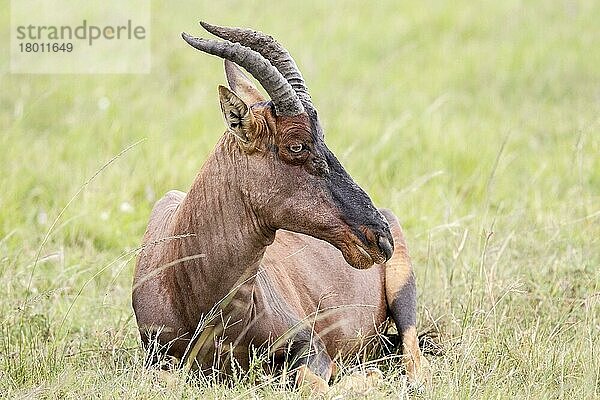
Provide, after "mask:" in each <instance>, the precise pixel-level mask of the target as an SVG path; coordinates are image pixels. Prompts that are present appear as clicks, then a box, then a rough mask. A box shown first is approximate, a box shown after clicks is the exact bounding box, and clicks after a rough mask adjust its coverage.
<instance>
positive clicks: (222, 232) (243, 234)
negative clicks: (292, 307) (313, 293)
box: [167, 135, 275, 324]
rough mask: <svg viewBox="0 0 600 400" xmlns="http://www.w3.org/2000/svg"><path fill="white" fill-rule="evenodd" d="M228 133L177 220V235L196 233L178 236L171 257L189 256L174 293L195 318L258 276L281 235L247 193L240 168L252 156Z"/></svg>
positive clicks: (178, 269) (175, 277) (176, 275)
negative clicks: (269, 249)
mask: <svg viewBox="0 0 600 400" xmlns="http://www.w3.org/2000/svg"><path fill="white" fill-rule="evenodd" d="M227 136H228V135H225V136H224V137H223V138H222V139H221V140H220V141H219V144H218V145H217V147H216V148H215V150H214V151H213V153H212V154H211V155H210V156H209V158H208V159H207V161H206V162H205V163H204V165H203V167H202V169H201V170H200V173H199V174H198V176H197V177H196V179H195V181H194V183H193V185H192V187H191V189H190V191H189V192H188V194H187V195H186V197H185V198H184V199H183V201H182V203H181V205H180V206H179V210H178V211H177V213H176V214H175V215H174V220H173V229H172V233H173V235H174V236H178V235H182V236H186V235H190V236H188V237H185V238H183V239H181V240H179V239H178V240H174V241H173V245H174V246H175V248H174V251H173V254H174V257H173V260H171V262H173V261H174V260H177V259H188V260H187V261H184V262H181V263H178V264H176V265H175V266H174V267H173V271H172V273H170V274H169V276H170V280H171V282H170V284H171V285H172V287H173V290H171V293H173V294H174V296H175V297H179V298H174V299H173V300H174V301H175V302H176V303H179V304H178V306H182V307H183V308H184V309H185V310H186V312H185V314H187V315H186V318H187V319H188V321H189V322H190V323H192V324H193V323H196V321H195V320H196V319H197V318H199V316H200V315H201V314H202V313H206V312H207V311H208V310H210V308H211V307H212V306H213V305H214V304H215V303H217V302H219V301H220V300H221V299H222V298H223V297H225V296H226V295H227V294H228V293H229V292H230V291H231V289H232V288H234V287H235V286H236V285H237V284H239V283H240V282H241V281H242V280H244V279H248V280H247V281H246V282H252V280H253V279H254V278H253V277H254V276H255V274H256V272H257V271H258V267H259V264H260V261H261V260H262V257H263V255H264V252H265V249H266V247H267V246H268V245H269V244H271V243H272V242H273V240H274V237H275V232H274V231H272V230H270V229H269V228H267V227H265V226H262V225H261V223H260V219H259V218H258V216H257V215H256V214H255V213H254V212H253V210H252V209H251V208H250V206H249V205H248V202H247V201H246V199H245V198H244V195H243V192H242V190H241V189H240V185H241V184H244V182H243V181H242V182H240V181H239V178H241V176H240V175H241V174H239V173H238V172H239V171H238V168H246V167H247V165H246V164H245V163H244V162H243V161H244V160H243V158H244V157H247V156H246V155H245V154H243V153H242V152H240V151H238V150H237V149H234V150H232V149H231V145H233V144H232V143H230V142H229V140H228V138H227ZM194 257H196V258H194ZM167 262H169V261H167Z"/></svg>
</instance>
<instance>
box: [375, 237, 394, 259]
mask: <svg viewBox="0 0 600 400" xmlns="http://www.w3.org/2000/svg"><path fill="white" fill-rule="evenodd" d="M377 243H378V245H379V249H381V252H382V253H383V254H384V255H385V260H386V261H387V260H389V259H390V258H392V254H394V246H393V245H392V243H390V241H389V239H388V238H386V237H385V236H379V240H378V241H377Z"/></svg>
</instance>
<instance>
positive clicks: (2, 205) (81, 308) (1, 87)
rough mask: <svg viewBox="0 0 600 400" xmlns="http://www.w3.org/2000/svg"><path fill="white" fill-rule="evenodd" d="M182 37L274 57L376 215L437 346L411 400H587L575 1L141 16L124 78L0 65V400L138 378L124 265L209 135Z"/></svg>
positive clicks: (598, 54) (326, 5)
mask: <svg viewBox="0 0 600 400" xmlns="http://www.w3.org/2000/svg"><path fill="white" fill-rule="evenodd" d="M0 18H1V19H0V21H1V23H2V25H1V26H2V31H1V36H0V38H1V40H2V41H3V42H5V43H8V38H9V32H8V29H9V25H10V24H9V22H10V17H9V12H8V10H7V9H4V10H3V11H0ZM200 19H202V20H206V21H208V22H211V23H215V24H221V25H229V26H243V27H253V28H255V29H258V30H261V31H264V32H267V33H269V34H271V35H273V36H274V37H275V38H276V39H277V40H279V41H280V42H281V43H282V44H284V46H285V47H287V49H288V50H289V51H290V53H291V54H292V55H293V57H294V58H295V60H296V62H297V64H298V65H299V67H300V69H301V71H302V73H303V74H304V78H305V80H306V82H307V84H308V87H309V90H310V91H311V95H312V98H313V101H314V104H315V106H316V107H317V109H318V110H319V115H320V118H321V121H322V123H323V125H324V128H325V134H326V142H327V144H328V146H329V147H330V149H331V150H332V151H333V152H334V153H335V154H336V155H337V156H338V158H339V159H340V161H341V162H342V163H343V164H344V166H345V167H346V169H347V170H348V172H349V173H350V175H352V176H353V177H354V179H355V180H356V181H357V182H358V183H359V184H360V185H361V186H362V187H363V188H364V189H365V190H366V191H367V193H369V195H370V196H371V197H372V199H373V201H374V202H375V204H376V205H378V206H380V207H386V208H391V209H392V210H393V211H394V212H395V213H396V214H397V215H398V216H399V218H400V220H401V222H402V223H403V226H404V229H405V234H406V237H407V240H408V244H409V247H410V250H411V254H412V257H413V261H414V265H415V270H416V274H417V280H418V286H419V318H420V322H419V324H420V327H419V328H420V330H421V332H430V333H432V334H434V335H436V336H437V337H438V340H439V341H440V342H441V343H442V345H443V346H444V347H445V349H446V353H445V355H444V356H442V357H436V358H434V359H433V360H432V364H433V369H434V389H433V390H434V391H433V392H432V397H440V398H443V397H446V398H448V397H450V398H452V397H461V396H464V397H469V398H478V397H483V398H490V396H492V395H493V396H494V398H495V394H498V393H500V394H504V395H523V396H524V397H530V396H532V397H534V398H535V397H546V396H552V397H557V398H562V397H570V396H574V397H578V398H591V397H590V396H592V397H593V396H597V395H600V394H599V393H600V383H599V377H598V376H599V371H600V364H599V361H598V360H599V359H600V357H598V355H597V354H596V353H597V351H598V348H600V339H599V337H598V330H599V329H600V311H599V310H600V307H599V304H598V299H599V298H600V275H599V272H598V268H597V267H598V265H599V262H600V157H599V156H598V154H600V134H599V133H598V131H599V129H600V67H599V66H600V46H599V43H600V24H598V21H600V3H599V2H597V1H592V0H589V1H586V0H580V1H567V0H560V1H528V2H524V1H517V0H509V1H503V2H495V1H481V2H471V1H458V2H444V1H435V0H426V1H403V2H397V1H378V2H362V1H340V2H321V1H303V2H295V1H279V2H265V1H222V2H199V1H181V2H177V3H175V2H161V1H153V2H152V23H151V26H150V35H151V38H152V69H151V73H150V74H140V75H136V74H131V75H64V76H63V75H18V74H9V73H8V70H9V59H8V53H7V50H6V49H3V50H2V53H1V54H2V58H1V60H0V71H2V75H1V76H0V323H1V324H2V325H1V328H0V336H2V337H3V339H0V381H1V382H2V383H0V393H1V392H2V391H5V393H13V394H14V393H17V394H31V393H33V392H31V391H35V390H37V389H39V388H42V389H40V390H42V392H43V391H44V390H50V392H51V393H59V391H60V390H63V391H66V392H78V393H80V394H81V393H84V394H85V393H88V394H89V393H94V390H96V389H98V390H100V389H101V388H105V389H106V390H107V391H108V390H120V391H122V392H123V393H131V392H130V390H132V389H131V388H132V387H134V386H136V385H137V384H139V381H136V380H137V379H138V378H139V377H137V376H136V375H127V374H126V373H125V372H124V371H126V370H129V369H131V368H133V366H139V358H140V357H141V355H140V353H139V352H138V350H137V333H136V329H135V321H134V320H132V319H131V318H132V310H131V307H130V285H131V275H132V271H133V260H132V257H133V256H134V255H135V252H134V249H135V248H136V247H137V246H139V244H140V242H141V236H142V234H143V232H144V229H145V226H146V223H147V221H148V216H149V212H150V210H151V207H152V205H153V203H154V202H155V201H156V200H158V199H159V198H160V197H161V196H162V195H163V194H164V193H165V192H166V191H167V190H170V189H179V190H184V191H186V190H187V189H188V188H189V186H190V185H191V183H192V181H193V179H194V177H195V174H196V173H197V172H198V170H199V169H200V167H201V165H202V163H203V160H204V159H205V158H206V156H207V154H208V153H209V152H210V151H211V149H212V148H213V146H214V144H215V143H216V142H217V140H218V138H219V136H220V135H221V134H222V133H223V131H224V126H223V122H222V117H221V114H220V110H219V104H218V96H217V85H219V84H224V83H225V78H224V73H223V66H222V61H221V60H220V59H218V58H215V57H210V56H208V55H205V54H201V53H199V52H197V51H195V50H194V49H191V48H190V47H189V46H188V45H187V44H186V43H185V42H184V41H183V40H181V38H180V36H179V35H180V32H181V31H186V32H188V33H191V34H194V35H198V36H204V37H208V36H209V35H208V34H207V33H205V32H203V31H202V29H201V27H200V26H199V25H198V24H197V22H198V21H199V20H200ZM140 140H142V142H140V143H138V144H137V145H135V146H134V147H132V148H131V149H129V150H128V151H127V152H125V153H124V154H122V155H120V156H119V157H118V158H117V159H115V160H114V161H113V162H112V163H110V165H108V166H107V167H106V168H104V169H102V170H101V171H100V172H99V173H98V174H97V176H95V177H94V179H93V180H92V181H91V182H89V184H86V182H88V180H89V179H90V178H91V177H92V176H94V174H95V173H96V172H98V171H99V170H100V169H101V167H102V166H103V165H104V164H105V163H106V162H108V161H109V160H111V158H113V157H114V156H115V155H117V154H119V152H121V151H122V150H123V149H125V148H127V146H129V145H131V144H133V143H137V142H138V141H140ZM79 191H80V193H79V194H77V193H78V192H79ZM71 199H73V201H72V202H71V203H70V204H69V202H70V200H71ZM67 204H69V206H68V208H66V209H65V210H64V213H62V214H61V210H63V208H64V207H65V206H66V205H67ZM57 218H58V220H57ZM55 220H57V223H56V226H55V227H54V229H53V230H52V233H51V235H50V236H49V238H48V240H47V241H46V243H45V244H44V245H43V247H41V248H40V244H41V243H42V241H43V239H44V237H45V235H46V233H47V232H48V230H49V228H50V226H51V224H52V223H53V222H54V221H55ZM38 250H39V255H40V260H39V261H38V262H37V264H36V266H35V268H34V261H35V259H36V255H37V254H38ZM25 299H26V301H25ZM50 343H53V344H52V345H51V344H50ZM57 349H58V350H57ZM594 349H595V350H594ZM65 355H68V357H66V356H65ZM99 371H102V378H99V374H98V372H99ZM124 373H125V376H126V378H125V381H124V382H122V381H119V379H121V378H120V377H122V376H123V374H124ZM59 377H61V378H60V379H59ZM49 382H50V383H49ZM77 382H84V384H83V385H78V384H77ZM115 382H121V383H120V384H119V385H117V388H115V386H114V385H115ZM86 385H87V386H86ZM149 385H150V384H149ZM149 387H151V386H149ZM390 390H392V391H393V385H392V388H391V389H390ZM53 391H55V392H53ZM42 392H40V393H42ZM35 393H37V392H35ZM107 393H108V392H107ZM142 393H144V392H142ZM161 393H162V392H161ZM221 394H222V393H221ZM555 395H556V396H555ZM165 396H168V393H167V394H165ZM581 396H583V397H581Z"/></svg>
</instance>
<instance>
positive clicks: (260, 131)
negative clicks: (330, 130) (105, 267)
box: [133, 22, 426, 391]
mask: <svg viewBox="0 0 600 400" xmlns="http://www.w3.org/2000/svg"><path fill="white" fill-rule="evenodd" d="M201 24H202V26H203V27H204V28H205V29H206V30H207V31H208V32H210V33H211V34H213V35H215V36H218V37H219V38H221V39H223V40H209V39H202V38H196V37H192V36H190V35H188V34H186V33H183V34H182V36H183V39H184V40H185V41H186V42H187V43H188V44H190V45H191V46H192V47H194V48H196V49H198V50H200V51H203V52H205V53H209V54H212V55H215V56H217V57H221V58H223V59H224V60H225V73H226V76H227V81H228V83H229V88H226V87H224V86H219V100H220V103H221V110H222V112H223V117H224V119H225V123H226V129H227V130H226V132H225V134H224V135H223V136H222V137H221V139H220V140H219V142H218V144H217V146H216V147H215V149H214V150H213V152H212V153H211V154H210V156H209V157H208V159H207V160H206V161H205V163H204V165H203V167H202V169H201V170H200V172H199V174H198V176H197V177H196V179H195V181H194V183H193V184H192V186H191V188H190V190H189V192H188V193H187V194H185V193H183V192H179V191H170V192H168V193H167V194H166V195H165V196H164V197H163V198H162V199H161V200H159V201H158V202H157V203H156V205H155V206H154V209H153V210H152V214H151V216H150V221H149V223H148V227H147V230H146V233H145V235H144V239H143V250H142V252H141V253H140V256H139V258H138V261H137V265H136V269H135V276H134V281H133V285H134V286H133V309H134V311H135V316H136V319H137V324H138V327H139V331H140V335H141V339H142V343H143V345H144V347H145V348H146V350H147V351H150V348H152V346H157V343H158V346H159V347H160V349H161V351H162V352H163V353H164V355H166V356H169V357H170V358H171V359H178V360H182V362H183V360H185V359H186V358H187V359H188V360H189V359H190V357H193V363H194V365H195V366H196V367H199V368H200V369H203V368H208V367H211V366H213V365H214V363H215V360H217V361H218V360H221V361H222V363H221V364H224V363H225V361H223V360H229V361H228V362H229V363H231V362H232V361H231V360H232V359H235V360H236V362H238V363H239V364H240V365H241V366H247V365H248V362H249V356H250V354H249V353H250V351H249V348H250V347H251V346H268V347H269V348H270V350H271V354H272V355H273V359H274V360H275V362H276V363H278V362H279V363H281V364H282V363H283V362H284V361H285V360H290V362H292V366H293V367H294V368H296V371H297V372H296V383H297V384H299V385H300V384H307V385H310V387H312V388H313V389H315V390H318V391H323V390H326V389H327V387H328V381H329V380H330V378H331V376H332V373H333V371H334V369H335V368H334V363H333V359H335V358H336V357H337V356H344V355H349V354H351V353H353V352H356V351H357V346H358V343H359V342H360V341H359V340H358V339H359V337H370V336H371V337H372V336H374V335H376V334H377V332H378V329H379V328H381V327H382V326H383V325H384V323H386V321H387V319H388V317H391V318H392V319H393V320H394V322H395V324H396V327H397V329H398V332H399V336H400V338H401V340H402V352H403V357H402V359H403V363H404V366H405V369H406V373H407V376H408V378H409V379H410V380H412V381H413V382H414V383H418V382H420V381H421V380H422V379H424V377H425V374H424V369H425V363H426V360H425V359H424V358H423V357H422V356H421V353H420V351H419V347H418V340H417V335H416V328H415V323H416V321H415V320H416V287H415V278H414V275H413V271H412V266H411V262H410V259H409V256H408V251H407V248H406V243H405V240H404V237H403V234H402V230H401V228H400V225H399V223H398V220H397V219H396V217H395V216H394V215H393V214H392V213H391V212H390V211H387V210H378V209H377V208H375V206H374V205H373V203H372V202H371V200H370V198H369V196H368V195H367V194H366V193H365V192H364V191H363V190H362V189H361V188H360V187H359V186H358V185H357V184H356V183H355V182H354V181H353V180H352V178H351V177H350V176H349V175H348V173H347V172H346V171H345V170H344V168H343V167H342V165H341V164H340V162H339V161H338V160H337V159H336V158H335V156H334V155H333V153H332V152H331V151H330V150H329V149H328V148H327V146H326V145H325V142H324V137H323V130H322V128H321V124H320V123H319V119H318V117H317V112H316V110H315V108H314V106H313V104H312V101H311V97H310V95H309V93H308V89H307V87H306V85H305V83H304V79H303V78H302V75H301V73H300V71H299V70H298V67H297V66H296V63H295V62H294V60H293V59H292V57H291V56H290V54H289V53H288V52H287V50H286V49H285V48H283V47H282V46H281V45H280V44H279V43H278V42H277V41H275V40H274V39H273V38H272V37H271V36H268V35H265V34H263V33H261V32H256V31H253V30H250V29H241V28H226V27H219V26H214V25H210V24H207V23H204V22H202V23H201ZM236 64H237V65H236ZM238 65H239V66H241V67H243V68H244V69H245V70H246V71H248V72H249V73H250V74H251V75H252V76H253V77H254V78H256V79H257V80H258V82H260V84H261V85H262V86H263V88H264V89H265V90H266V92H267V93H268V95H269V96H270V98H271V99H270V100H269V99H266V98H265V97H263V95H262V94H261V93H260V92H259V91H258V90H257V88H256V87H255V86H254V84H253V83H252V82H251V81H250V80H249V79H248V78H247V77H246V76H245V75H244V73H243V72H242V70H241V69H240V68H239V67H238ZM352 267H353V268H352ZM215 309H216V310H217V311H218V315H219V317H218V318H213V320H212V322H211V326H210V329H208V328H205V329H204V331H203V332H199V329H198V326H199V325H201V320H202V319H203V318H204V317H205V316H207V315H209V314H210V313H211V312H213V313H214V311H215ZM206 332H210V333H209V334H208V335H209V336H210V337H207V336H206ZM200 341H202V346H201V347H202V348H201V349H200V350H198V346H197V343H198V342H200ZM159 353H160V351H159ZM217 353H218V354H217ZM222 354H225V355H226V356H222ZM219 357H220V358H219Z"/></svg>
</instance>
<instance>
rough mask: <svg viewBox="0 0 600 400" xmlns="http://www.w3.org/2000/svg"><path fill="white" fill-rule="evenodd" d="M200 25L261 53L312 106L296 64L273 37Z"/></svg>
mask: <svg viewBox="0 0 600 400" xmlns="http://www.w3.org/2000/svg"><path fill="white" fill-rule="evenodd" d="M200 25H202V27H203V28H204V29H206V30H207V31H208V32H210V33H212V34H213V35H215V36H218V37H220V38H221V39H225V40H228V41H230V42H235V43H239V44H241V45H242V46H246V47H249V48H251V49H252V50H254V51H257V52H259V53H260V54H261V55H262V56H263V57H264V58H266V59H267V60H269V61H270V62H271V64H273V66H274V67H275V68H277V70H278V71H279V72H280V73H281V75H283V77H284V78H285V79H286V80H287V81H288V82H289V83H290V85H291V86H292V88H294V91H295V92H296V93H297V94H298V97H300V100H302V101H304V102H306V103H308V104H310V105H312V100H311V98H310V94H309V93H308V88H307V87H306V84H305V83H304V78H303V77H302V74H301V73H300V70H299V69H298V66H297V65H296V62H295V61H294V59H293V58H292V56H291V55H290V53H289V52H288V51H287V50H286V49H285V47H283V46H282V45H281V44H280V43H279V42H278V41H276V40H275V39H273V37H272V36H270V35H267V34H265V33H263V32H260V31H255V30H253V29H248V28H229V27H225V26H217V25H211V24H209V23H207V22H204V21H200Z"/></svg>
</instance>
